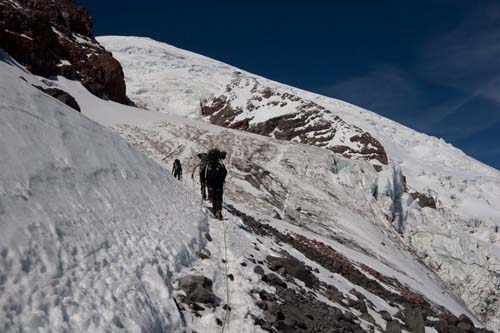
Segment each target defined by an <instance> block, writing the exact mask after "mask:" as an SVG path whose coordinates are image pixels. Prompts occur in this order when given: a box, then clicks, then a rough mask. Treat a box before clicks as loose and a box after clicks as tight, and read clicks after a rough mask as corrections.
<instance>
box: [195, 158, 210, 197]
mask: <svg viewBox="0 0 500 333" xmlns="http://www.w3.org/2000/svg"><path fill="white" fill-rule="evenodd" d="M197 156H198V158H199V159H200V162H199V163H198V164H196V165H195V166H194V168H193V171H192V172H191V179H193V180H194V173H195V172H196V169H198V168H200V170H199V175H200V190H201V197H202V198H203V200H207V187H206V184H205V183H204V182H202V178H203V175H202V173H203V170H204V169H205V164H206V163H207V153H199V154H198V155H197Z"/></svg>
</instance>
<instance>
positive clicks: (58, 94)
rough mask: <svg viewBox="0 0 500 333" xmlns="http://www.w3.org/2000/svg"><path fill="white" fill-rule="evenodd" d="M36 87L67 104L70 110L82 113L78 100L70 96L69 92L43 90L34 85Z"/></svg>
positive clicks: (50, 89) (55, 89)
mask: <svg viewBox="0 0 500 333" xmlns="http://www.w3.org/2000/svg"><path fill="white" fill-rule="evenodd" d="M34 87H35V88H37V89H39V90H41V91H43V92H44V93H46V94H47V95H49V96H52V97H54V98H55V99H58V100H59V101H61V102H63V103H64V104H66V105H67V106H69V107H70V108H72V109H75V110H76V111H78V112H81V110H80V106H79V105H78V103H77V102H76V99H75V98H74V97H73V96H71V95H70V94H68V93H67V92H65V91H64V90H61V89H57V88H43V87H40V86H35V85H34Z"/></svg>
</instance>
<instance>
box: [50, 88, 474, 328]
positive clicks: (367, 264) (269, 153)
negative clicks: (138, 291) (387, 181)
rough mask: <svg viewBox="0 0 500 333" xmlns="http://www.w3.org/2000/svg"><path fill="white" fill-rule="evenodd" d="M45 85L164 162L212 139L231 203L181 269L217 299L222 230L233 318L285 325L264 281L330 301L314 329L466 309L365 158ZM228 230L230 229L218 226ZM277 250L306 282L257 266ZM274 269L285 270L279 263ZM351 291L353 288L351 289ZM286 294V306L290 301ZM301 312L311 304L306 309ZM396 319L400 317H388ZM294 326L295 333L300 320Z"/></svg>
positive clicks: (197, 312)
mask: <svg viewBox="0 0 500 333" xmlns="http://www.w3.org/2000/svg"><path fill="white" fill-rule="evenodd" d="M51 84H55V85H57V86H58V87H59V88H61V89H63V90H65V91H68V92H69V93H70V94H71V95H72V96H74V97H75V98H76V99H77V101H78V103H79V104H80V105H81V107H82V112H83V113H84V114H85V115H87V116H89V117H90V118H92V119H94V120H96V121H98V122H100V123H102V124H105V125H107V126H111V127H113V128H115V129H116V130H117V131H118V132H120V133H121V134H122V135H123V136H124V137H125V138H127V140H128V141H129V142H131V143H132V144H133V145H136V146H137V147H139V148H140V149H141V150H142V151H144V152H146V153H147V154H149V155H150V156H152V157H153V158H155V159H156V160H157V161H158V162H160V163H164V164H165V165H166V166H170V164H171V162H172V161H173V159H174V158H180V159H181V160H182V162H183V165H184V170H185V172H186V171H188V170H190V169H191V168H192V167H194V165H195V164H196V163H197V161H196V153H198V152H200V151H204V150H207V149H208V148H210V147H212V146H219V147H221V148H223V149H225V150H226V151H227V152H228V159H227V165H228V169H229V177H228V180H227V184H226V194H225V195H226V201H227V202H228V203H229V204H230V205H228V206H226V209H225V210H224V214H225V215H226V216H227V217H228V218H229V219H228V221H225V222H224V223H223V224H221V223H220V222H216V221H214V222H213V223H211V224H210V233H211V234H212V235H213V238H214V240H213V241H212V242H211V243H209V245H208V249H209V251H210V252H211V256H210V259H205V260H201V259H200V260H198V261H197V262H196V263H195V264H194V266H193V267H191V268H187V269H185V270H183V272H181V273H180V276H182V275H184V274H193V273H202V274H203V275H205V276H209V277H210V278H211V279H212V280H213V283H214V292H215V293H216V295H217V296H218V297H219V298H220V299H221V300H222V302H223V303H221V304H224V302H225V301H226V299H225V296H226V292H225V285H224V282H223V281H224V280H225V277H224V273H223V272H224V271H225V267H224V265H223V264H221V262H222V261H221V259H224V257H223V253H224V250H223V244H222V243H223V242H224V240H223V239H224V234H226V236H227V238H229V241H227V243H228V256H229V258H230V259H229V260H228V264H229V272H230V273H231V274H232V275H233V279H234V282H229V290H230V295H232V297H231V298H230V300H229V304H230V306H231V308H232V311H231V317H233V318H232V320H231V322H233V325H234V326H233V327H238V328H241V331H253V330H255V329H257V328H256V327H255V326H254V325H258V326H260V327H262V328H266V327H267V326H266V325H270V324H273V325H274V324H276V325H288V324H285V321H284V320H279V319H276V318H275V316H274V315H269V313H272V310H271V309H273V308H275V307H277V305H273V304H274V303H272V302H271V301H269V300H267V299H266V300H263V298H262V297H263V296H262V295H260V294H262V290H268V291H269V292H273V293H275V294H276V295H277V296H276V297H279V298H282V299H292V300H294V301H295V302H298V299H301V300H302V301H304V299H305V301H304V303H305V304H307V311H309V312H312V313H314V314H315V316H316V315H318V312H319V311H320V310H319V309H329V310H328V311H327V310H325V311H327V312H328V313H327V314H325V316H332V318H333V317H335V318H336V319H331V320H321V319H319V320H318V318H316V320H311V319H310V318H309V319H304V321H305V322H304V324H305V325H306V326H307V327H320V328H318V329H320V331H321V327H323V326H314V325H327V324H328V323H330V324H332V325H333V324H335V323H339V325H340V324H341V325H344V324H345V325H351V326H352V331H358V329H363V330H372V329H373V330H375V331H379V332H380V331H383V330H384V329H385V328H386V326H387V325H389V323H392V324H391V325H398V326H399V325H401V326H403V327H405V326H404V325H406V327H407V330H410V326H409V325H412V319H411V318H413V317H412V316H411V315H410V314H409V313H410V312H411V311H413V310H415V311H416V312H417V313H419V314H420V315H416V318H420V319H417V321H418V320H421V322H422V325H424V326H428V327H433V326H435V327H441V326H439V325H442V327H446V328H447V329H448V327H455V326H450V325H449V323H448V322H447V320H446V318H448V317H447V316H449V315H450V314H449V313H448V311H450V312H451V313H454V314H455V315H457V316H458V315H460V314H461V313H466V314H468V315H469V316H470V317H473V316H472V315H471V314H470V313H469V312H468V310H467V309H466V306H465V305H464V304H462V302H461V301H460V300H459V299H458V298H457V297H456V296H454V295H453V293H452V292H451V291H449V290H448V289H447V288H446V287H445V286H444V284H443V283H442V281H440V279H439V278H438V277H437V276H435V275H434V274H433V273H432V272H431V271H430V270H429V269H428V268H426V267H425V266H424V265H423V264H422V263H420V262H419V260H418V259H416V257H415V256H414V255H413V254H412V253H411V252H410V251H408V250H407V249H406V246H405V244H404V243H403V241H402V239H401V238H400V236H399V234H397V233H396V232H395V231H394V229H393V228H392V227H391V225H390V224H389V223H388V222H387V220H386V217H385V213H384V211H383V209H382V207H380V206H379V204H378V202H377V201H375V200H374V198H373V195H374V194H373V192H372V186H373V181H374V180H377V179H379V178H381V176H380V174H379V173H377V172H376V171H375V170H374V168H373V167H372V166H371V165H370V164H369V163H368V162H366V161H363V160H349V159H345V158H343V157H341V156H340V155H337V154H334V153H333V152H329V151H325V150H323V149H321V148H317V147H312V146H308V145H301V144H296V143H289V142H286V141H277V140H274V139H269V138H266V137H262V136H259V135H254V134H251V133H246V132H241V131H235V130H229V129H224V128H223V127H218V126H213V125H211V124H208V123H206V122H200V121H195V120H189V119H186V118H184V117H178V116H176V115H171V114H163V113H158V112H151V111H144V110H139V109H134V108H130V107H126V106H123V105H119V104H116V103H112V102H107V101H103V100H99V99H97V98H95V97H94V96H92V95H91V94H90V93H88V92H87V91H86V90H85V89H84V88H82V87H81V85H80V84H79V83H78V82H72V81H68V80H66V79H63V78H59V79H58V80H57V81H53V82H51ZM304 160H307V161H308V163H304V162H303V161H304ZM186 176H187V177H186ZM185 177H186V178H187V180H185V181H184V183H183V186H185V187H186V190H188V189H192V190H194V191H197V188H198V185H197V184H196V182H191V180H190V179H189V172H187V175H185ZM224 228H227V229H228V230H229V231H226V232H225V233H224V231H223V229H224ZM285 253H287V254H288V255H289V256H292V257H294V258H298V260H300V261H302V262H304V264H305V265H308V266H310V270H307V272H308V273H307V274H306V273H304V274H306V276H308V278H304V276H300V277H301V278H303V279H304V280H306V281H309V283H308V284H309V285H304V282H301V281H299V280H300V278H297V277H296V278H295V279H294V278H291V280H287V282H286V283H287V284H288V286H287V288H284V287H282V286H280V285H275V284H273V283H271V282H269V279H270V278H269V277H268V278H266V279H264V278H261V276H260V275H259V273H256V272H255V271H254V270H256V268H255V267H257V266H260V268H261V269H263V271H264V273H265V274H268V273H270V272H271V271H272V270H273V268H272V267H275V266H273V265H272V264H271V262H272V258H269V256H270V255H271V256H287V254H285ZM243 263H244V264H245V266H244V265H243ZM266 265H267V267H266ZM263 267H264V268H263ZM276 272H277V273H278V274H280V275H282V276H283V277H286V276H287V269H286V268H285V269H277V270H276ZM312 272H314V273H312ZM290 274H291V273H290ZM311 276H313V277H311ZM288 278H290V277H288ZM265 280H266V281H265ZM273 281H275V280H273ZM311 281H312V282H311ZM316 281H317V282H316ZM357 293H360V294H358V296H356V294H357ZM259 295H260V296H259ZM313 295H314V296H313ZM424 295H425V296H424ZM259 297H260V300H259ZM294 301H292V302H291V303H290V304H296V303H295V302H294ZM263 302H264V303H263ZM266 302H268V303H269V302H271V303H269V304H268V303H266ZM318 302H319V303H318ZM297 304H298V303H297ZM257 306H259V307H257ZM183 307H184V308H185V311H184V315H185V318H186V320H187V322H188V323H189V325H191V327H192V328H194V329H196V328H198V329H200V330H202V331H203V328H204V329H207V328H210V330H209V331H212V330H213V331H218V330H220V327H219V326H218V325H217V319H219V320H222V319H221V318H224V315H225V312H224V311H223V309H221V307H216V308H214V309H210V308H204V307H202V309H199V307H198V306H197V307H196V308H194V307H187V306H186V305H183ZM335 309H336V310H335ZM339 310H340V312H338V311H339ZM280 311H282V312H281V313H282V315H283V316H285V318H286V317H287V316H288V313H287V312H286V309H284V308H283V305H282V306H281V307H280ZM288 311H291V310H289V309H288ZM314 311H316V312H314ZM384 311H386V312H387V313H384ZM398 312H399V314H398ZM304 313H305V314H307V313H308V312H306V310H305V309H304ZM348 313H350V314H351V315H349V314H348ZM401 313H405V315H402V314H401ZM382 314H383V315H384V317H385V318H386V319H383V317H382ZM423 314H425V316H424V315H423ZM387 315H388V316H387ZM295 316H299V314H295ZM349 316H352V317H351V319H348V318H349ZM399 317H401V318H403V319H396V318H399ZM255 318H257V319H255ZM259 318H260V319H259ZM320 318H321V317H320ZM353 318H354V319H353ZM424 318H426V319H424ZM273 320H274V321H273ZM396 322H398V323H396ZM277 323H278V324H277ZM294 325H295V326H294V327H295V328H296V329H297V330H298V331H301V330H300V329H299V328H297V327H298V326H297V325H298V323H295V324H294ZM308 325H309V326H308ZM351 326H350V327H351ZM356 327H357V328H356ZM360 327H361V328H360ZM326 328H327V327H323V329H326ZM328 329H334V327H328ZM422 329H423V326H422ZM449 329H451V328H449ZM428 330H430V331H432V330H431V329H430V328H429V329H428ZM302 331H308V330H307V329H305V330H302ZM309 331H310V330H309ZM469 331H471V332H472V331H474V330H473V329H470V330H469Z"/></svg>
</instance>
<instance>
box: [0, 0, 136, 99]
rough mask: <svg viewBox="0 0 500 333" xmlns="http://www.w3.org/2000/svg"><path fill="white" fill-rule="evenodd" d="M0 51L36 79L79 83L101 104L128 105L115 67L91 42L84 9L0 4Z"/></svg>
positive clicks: (67, 3) (37, 0)
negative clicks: (108, 101)
mask: <svg viewBox="0 0 500 333" xmlns="http://www.w3.org/2000/svg"><path fill="white" fill-rule="evenodd" d="M0 48H3V49H4V50H5V51H7V53H9V54H10V56H12V57H13V58H14V59H16V60H17V61H18V62H20V63H21V64H23V65H24V66H25V67H26V68H27V69H28V70H29V71H31V72H32V73H33V74H35V75H40V76H44V77H50V76H55V75H62V76H65V77H67V78H69V79H72V80H75V79H78V80H80V81H81V82H82V84H83V85H84V86H85V87H86V88H87V89H89V91H90V92H92V93H93V94H95V95H97V96H99V97H101V98H106V99H111V100H113V101H116V102H119V103H123V104H127V103H130V101H129V100H128V98H127V97H126V95H125V80H124V74H123V70H122V67H121V65H120V63H119V62H118V61H116V60H115V59H114V58H113V56H112V54H111V53H110V52H107V51H106V50H105V49H104V48H103V47H102V46H101V45H99V43H98V42H97V41H96V40H95V38H94V37H93V34H92V18H91V17H90V15H89V13H88V11H87V9H86V8H84V7H80V6H77V5H75V3H74V2H73V1H72V0H59V1H51V0H16V1H14V0H13V1H0Z"/></svg>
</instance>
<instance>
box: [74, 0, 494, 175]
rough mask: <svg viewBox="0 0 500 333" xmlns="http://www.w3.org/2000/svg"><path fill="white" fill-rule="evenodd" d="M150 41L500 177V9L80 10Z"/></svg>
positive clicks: (147, 6) (421, 4)
mask: <svg viewBox="0 0 500 333" xmlns="http://www.w3.org/2000/svg"><path fill="white" fill-rule="evenodd" d="M77 3H79V4H85V5H87V7H88V8H89V10H90V12H91V14H92V16H93V17H94V30H95V33H96V35H109V34H115V35H136V36H148V37H151V38H154V39H157V40H160V41H164V42H166V43H169V44H172V45H175V46H177V47H180V48H184V49H188V50H191V51H194V52H197V53H201V54H203V55H206V56H209V57H212V58H215V59H218V60H221V61H224V62H227V63H229V64H231V65H234V66H237V67H240V68H242V69H245V70H247V71H250V72H253V73H255V74H259V75H262V76H265V77H268V78H270V79H274V80H277V81H280V82H284V83H287V84H290V85H293V86H297V87H300V88H303V89H307V90H310V91H314V92H317V93H321V94H324V95H327V96H331V97H335V98H339V99H343V100H346V101H349V102H351V103H353V104H356V105H359V106H362V107H365V108H367V109H369V110H371V111H374V112H377V113H379V114H381V115H383V116H386V117H389V118H391V119H394V120H396V121H398V122H400V123H403V124H405V125H407V126H409V127H412V128H414V129H416V130H419V131H422V132H425V133H428V134H431V135H435V136H438V137H442V138H443V139H444V140H446V141H447V142H451V143H452V144H454V145H455V146H457V147H459V148H460V149H462V150H464V151H465V152H466V153H467V154H469V155H471V156H473V157H475V158H477V159H479V160H481V161H483V162H484V163H487V164H489V165H492V166H494V167H496V168H497V169H500V2H499V1H495V0H491V1H490V0H481V1H480V0H419V1H409V0H408V1H386V0H378V1H373V0H364V1H361V0H359V1H356V0H352V1H333V0H331V1H326V0H325V1H315V0H309V1H302V2H295V1H280V0H275V1H272V0H268V1H261V0H255V1H235V0H232V1H225V0H219V1H195V0H192V1H169V0H163V1H162V0H156V1H155V0H142V1H127V0H122V1H115V0H106V1H102V0H77Z"/></svg>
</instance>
